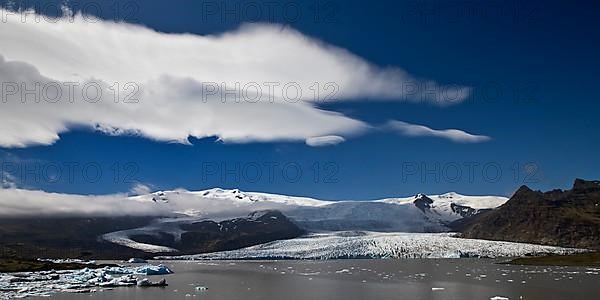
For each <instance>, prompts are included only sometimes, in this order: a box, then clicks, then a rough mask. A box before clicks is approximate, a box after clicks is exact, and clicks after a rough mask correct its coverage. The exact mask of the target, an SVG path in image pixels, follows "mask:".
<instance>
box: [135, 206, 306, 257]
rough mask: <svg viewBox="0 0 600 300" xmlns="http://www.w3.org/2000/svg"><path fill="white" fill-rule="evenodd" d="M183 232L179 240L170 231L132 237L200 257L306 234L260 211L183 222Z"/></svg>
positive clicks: (279, 217)
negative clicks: (245, 214) (224, 217)
mask: <svg viewBox="0 0 600 300" xmlns="http://www.w3.org/2000/svg"><path fill="white" fill-rule="evenodd" d="M179 228H180V229H181V230H183V231H184V232H183V233H181V235H180V236H179V237H176V236H174V235H172V234H170V233H168V232H152V233H151V234H137V235H131V236H130V238H131V239H132V240H134V241H136V242H141V243H145V244H151V245H158V246H166V247H170V248H174V249H177V250H178V252H177V253H169V254H170V255H173V254H197V253H206V252H214V251H225V250H234V249H239V248H243V247H249V246H253V245H258V244H262V243H267V242H271V241H275V240H282V239H292V238H295V237H298V236H300V235H302V234H304V231H303V230H302V229H300V228H299V227H298V226H296V224H294V223H292V222H291V221H290V220H289V219H288V218H287V217H286V216H285V215H283V214H282V213H281V212H279V211H276V210H268V211H258V212H254V213H252V214H250V215H249V216H248V217H244V218H236V219H231V220H225V221H221V222H215V221H210V220H206V221H199V222H193V223H182V224H180V225H179Z"/></svg>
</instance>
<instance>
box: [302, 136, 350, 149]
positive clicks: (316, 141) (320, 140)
mask: <svg viewBox="0 0 600 300" xmlns="http://www.w3.org/2000/svg"><path fill="white" fill-rule="evenodd" d="M345 141H346V139H344V138H343V137H341V136H337V135H327V136H318V137H311V138H307V139H306V144H307V145H309V146H311V147H322V146H332V145H337V144H339V143H343V142H345Z"/></svg>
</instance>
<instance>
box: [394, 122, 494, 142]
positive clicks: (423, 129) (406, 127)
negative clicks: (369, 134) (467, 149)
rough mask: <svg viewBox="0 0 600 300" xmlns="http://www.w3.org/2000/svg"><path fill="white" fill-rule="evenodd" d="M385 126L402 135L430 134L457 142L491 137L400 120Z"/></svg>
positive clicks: (479, 140) (417, 135)
mask: <svg viewBox="0 0 600 300" xmlns="http://www.w3.org/2000/svg"><path fill="white" fill-rule="evenodd" d="M386 127H387V128H389V129H391V130H394V131H396V132H398V133H400V134H402V135H404V136H411V137H419V136H431V137H438V138H444V139H448V140H451V141H453V142H457V143H480V142H486V141H489V140H490V139H491V138H490V137H489V136H485V135H474V134H470V133H468V132H465V131H462V130H459V129H443V130H437V129H432V128H429V127H427V126H423V125H415V124H410V123H406V122H402V121H390V122H388V124H387V126H386Z"/></svg>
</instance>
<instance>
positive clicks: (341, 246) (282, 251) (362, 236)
mask: <svg viewBox="0 0 600 300" xmlns="http://www.w3.org/2000/svg"><path fill="white" fill-rule="evenodd" d="M582 251H584V250H580V249H570V248H560V247H551V246H542V245H534V244H523V243H511V242H499V241H486V240H475V239H462V238H457V237H454V234H452V233H382V232H367V231H345V232H331V233H315V234H310V235H308V236H304V237H300V238H295V239H291V240H280V241H274V242H270V243H266V244H261V245H257V246H252V247H248V248H243V249H239V250H232V251H223V252H214V253H206V254H197V255H184V256H160V257H157V258H158V259H176V260H206V259H209V260H210V259H341V258H461V257H481V258H498V257H518V256H525V255H545V254H571V253H577V252H582Z"/></svg>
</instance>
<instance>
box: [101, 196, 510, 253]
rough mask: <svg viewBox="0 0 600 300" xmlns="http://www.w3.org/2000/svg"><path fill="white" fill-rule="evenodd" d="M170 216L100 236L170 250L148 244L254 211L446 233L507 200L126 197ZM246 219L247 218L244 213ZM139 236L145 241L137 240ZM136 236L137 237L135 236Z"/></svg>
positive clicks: (331, 227)
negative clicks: (195, 226)
mask: <svg viewBox="0 0 600 300" xmlns="http://www.w3.org/2000/svg"><path fill="white" fill-rule="evenodd" d="M131 200H134V201H138V202H141V203H145V204H147V205H154V206H156V207H157V209H160V210H161V211H166V212H171V213H172V214H171V215H170V216H169V217H167V218H163V219H159V220H157V221H155V222H153V223H152V224H149V225H148V226H145V227H141V228H135V229H130V230H123V231H119V232H114V233H109V234H105V235H104V236H103V237H104V239H105V240H107V241H110V242H113V243H116V244H119V245H122V246H127V247H130V248H135V249H140V250H144V251H149V252H155V253H156V252H171V251H172V249H170V248H166V247H165V246H166V244H165V243H163V244H161V245H153V244H152V243H148V238H151V237H157V236H160V237H161V239H165V236H167V237H169V238H168V239H169V240H174V241H178V240H179V239H180V238H181V235H182V234H185V232H186V231H185V230H184V229H183V228H185V227H186V226H189V224H192V223H198V222H201V221H207V220H210V221H213V222H222V221H225V220H231V219H235V218H238V219H239V218H244V217H246V216H248V215H249V214H252V213H253V212H257V211H280V212H281V213H283V214H284V215H285V216H286V217H287V218H289V219H290V220H291V221H292V222H293V223H295V224H296V225H297V226H298V227H300V228H301V229H302V230H305V231H307V232H331V231H352V230H354V231H373V232H412V233H424V232H447V231H450V228H449V226H448V225H449V224H450V223H451V222H453V221H456V220H459V219H462V218H464V217H468V216H472V215H474V214H477V213H479V212H480V211H482V210H487V209H492V208H495V207H498V206H500V205H502V204H503V203H504V202H506V201H507V198H505V197H498V196H465V195H460V194H457V193H447V194H443V195H432V196H426V195H424V194H418V195H416V196H412V197H405V198H388V199H381V200H370V201H356V200H353V201H350V200H344V201H325V200H319V199H313V198H307V197H294V196H285V195H277V194H267V193H257V192H244V191H240V190H238V189H233V190H225V189H219V188H215V189H209V190H204V191H195V192H189V191H183V190H176V191H159V192H155V193H152V194H148V195H141V196H135V197H131ZM246 218H247V217H246ZM140 236H144V237H145V238H144V239H145V242H144V241H142V240H140V238H139V237H140ZM136 237H137V240H136Z"/></svg>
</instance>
